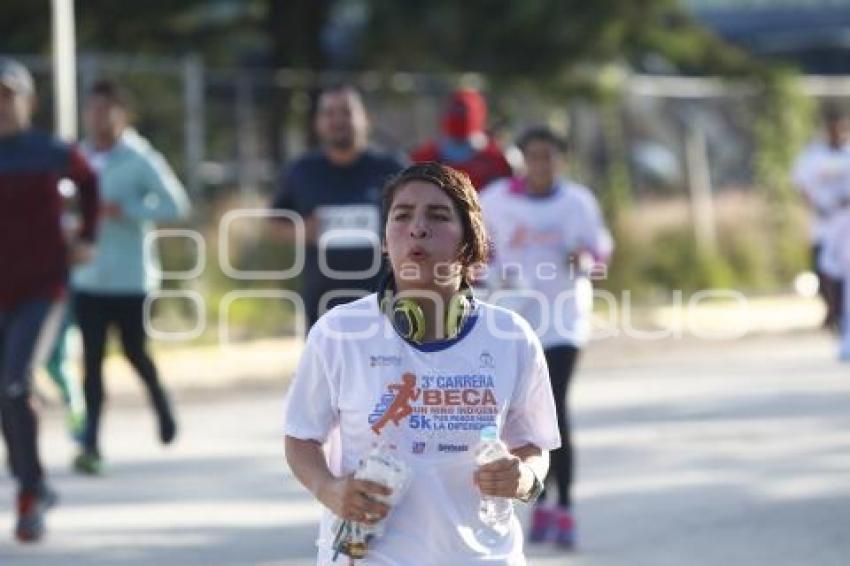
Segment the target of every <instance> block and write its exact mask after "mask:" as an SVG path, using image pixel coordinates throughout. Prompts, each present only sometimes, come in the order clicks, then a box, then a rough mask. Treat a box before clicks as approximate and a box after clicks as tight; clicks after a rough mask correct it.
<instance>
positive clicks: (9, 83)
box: [0, 57, 35, 96]
mask: <svg viewBox="0 0 850 566" xmlns="http://www.w3.org/2000/svg"><path fill="white" fill-rule="evenodd" d="M0 84H2V85H4V86H6V87H8V88H10V89H12V90H13V91H14V92H15V93H16V94H20V95H24V96H31V95H32V94H34V93H35V83H33V80H32V75H31V74H30V72H29V71H28V70H27V68H26V67H24V66H23V65H22V64H21V63H19V62H17V61H15V60H14V59H10V58H9V57H0Z"/></svg>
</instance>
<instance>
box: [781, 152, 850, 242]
mask: <svg viewBox="0 0 850 566" xmlns="http://www.w3.org/2000/svg"><path fill="white" fill-rule="evenodd" d="M792 178H793V181H794V184H795V185H796V186H797V188H798V190H799V191H800V192H802V193H803V194H804V195H805V196H806V198H807V199H808V200H809V202H810V203H811V204H812V207H813V208H814V211H813V215H812V219H811V228H810V236H811V240H812V241H813V242H815V243H820V242H821V241H822V240H823V238H824V236H825V234H826V231H827V230H828V229H829V228H828V227H829V221H830V218H831V217H832V215H833V214H834V213H835V212H836V211H838V210H839V209H840V208H841V203H842V202H846V201H848V200H850V146H844V147H842V148H840V149H833V148H831V147H830V146H829V145H828V144H826V143H824V142H823V141H816V142H812V143H811V144H810V145H809V146H808V147H806V149H805V150H803V153H802V154H800V157H798V158H797V161H796V162H795V164H794V170H793V173H792Z"/></svg>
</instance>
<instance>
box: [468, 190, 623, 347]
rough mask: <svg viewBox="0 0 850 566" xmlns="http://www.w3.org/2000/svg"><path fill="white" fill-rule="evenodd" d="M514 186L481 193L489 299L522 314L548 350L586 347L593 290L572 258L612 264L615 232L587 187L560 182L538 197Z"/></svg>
mask: <svg viewBox="0 0 850 566" xmlns="http://www.w3.org/2000/svg"><path fill="white" fill-rule="evenodd" d="M516 183H517V181H516V180H514V179H503V180H500V181H496V182H495V183H493V184H492V185H490V186H489V187H487V188H486V189H485V190H484V191H483V192H482V194H481V206H482V208H483V210H484V221H485V223H486V225H487V233H488V235H489V236H490V238H491V239H492V241H493V246H494V258H493V261H492V263H491V265H490V266H489V269H488V274H487V281H488V287H489V288H490V289H491V295H490V298H489V299H488V300H490V301H491V302H494V303H496V304H500V305H503V306H505V307H507V308H511V309H512V310H515V311H516V312H518V313H519V314H521V315H522V316H523V317H524V318H525V319H526V320H527V321H528V322H529V323H530V324H531V326H532V328H534V330H535V331H536V332H537V335H538V336H539V337H540V340H541V342H543V346H544V347H546V348H549V347H552V346H558V345H563V344H569V345H573V346H576V347H581V346H583V345H584V344H586V343H587V340H588V339H589V338H590V313H591V310H592V307H593V289H592V286H591V282H590V280H589V279H588V277H586V276H585V274H583V273H582V272H581V270H579V269H578V266H576V265H571V264H570V263H569V261H568V258H569V256H570V254H572V253H574V252H577V251H579V250H584V251H587V252H590V253H591V254H592V255H593V256H594V257H595V258H596V260H597V261H601V262H605V261H607V259H608V257H609V256H610V254H611V251H612V250H613V241H612V239H611V234H610V233H609V232H608V230H607V228H606V227H605V221H604V220H603V218H602V213H601V211H600V210H599V205H598V204H597V202H596V199H595V198H594V196H593V193H591V192H590V190H589V189H588V188H586V187H584V186H582V185H578V184H575V183H571V182H568V181H565V180H559V181H558V183H557V185H556V186H555V188H554V191H553V192H552V194H550V195H547V196H544V197H533V196H529V195H527V194H525V193H523V192H519V191H517V190H516V188H515V187H516ZM512 288H513V289H514V290H511V289H512ZM516 289H519V291H518V292H517V291H515V290H516ZM500 297H501V298H500Z"/></svg>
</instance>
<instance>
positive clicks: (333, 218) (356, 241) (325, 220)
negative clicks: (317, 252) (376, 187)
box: [316, 204, 379, 249]
mask: <svg viewBox="0 0 850 566" xmlns="http://www.w3.org/2000/svg"><path fill="white" fill-rule="evenodd" d="M316 217H317V218H318V221H319V238H320V239H322V240H323V241H324V242H325V243H326V246H327V247H328V248H330V249H338V248H365V247H371V246H372V245H373V243H374V241H375V236H377V234H378V224H379V218H378V207H376V206H374V205H371V204H362V205H361V204H352V205H339V206H320V207H319V208H317V209H316Z"/></svg>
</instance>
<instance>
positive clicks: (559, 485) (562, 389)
mask: <svg viewBox="0 0 850 566" xmlns="http://www.w3.org/2000/svg"><path fill="white" fill-rule="evenodd" d="M578 353H579V350H578V348H576V347H574V346H554V347H551V348H546V350H545V351H544V354H545V356H546V364H547V365H548V366H549V380H550V381H551V382H552V394H553V395H554V397H555V412H556V413H557V415H558V430H559V431H560V433H561V447H560V448H558V449H557V450H553V451H552V452H551V453H550V455H549V457H550V460H551V461H550V464H549V473H548V474H547V475H546V485H547V486H548V485H550V484H551V483H552V482H554V484H555V488H556V489H557V491H558V505H560V506H561V507H570V506H571V505H572V485H573V469H574V461H573V460H574V458H573V444H572V438H571V434H570V414H569V410H568V408H567V397H568V395H569V389H570V379H571V378H572V375H573V369H574V368H575V365H576V360H577V359H578ZM544 496H545V494H544V495H543V496H541V500H542V499H543V497H544Z"/></svg>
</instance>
